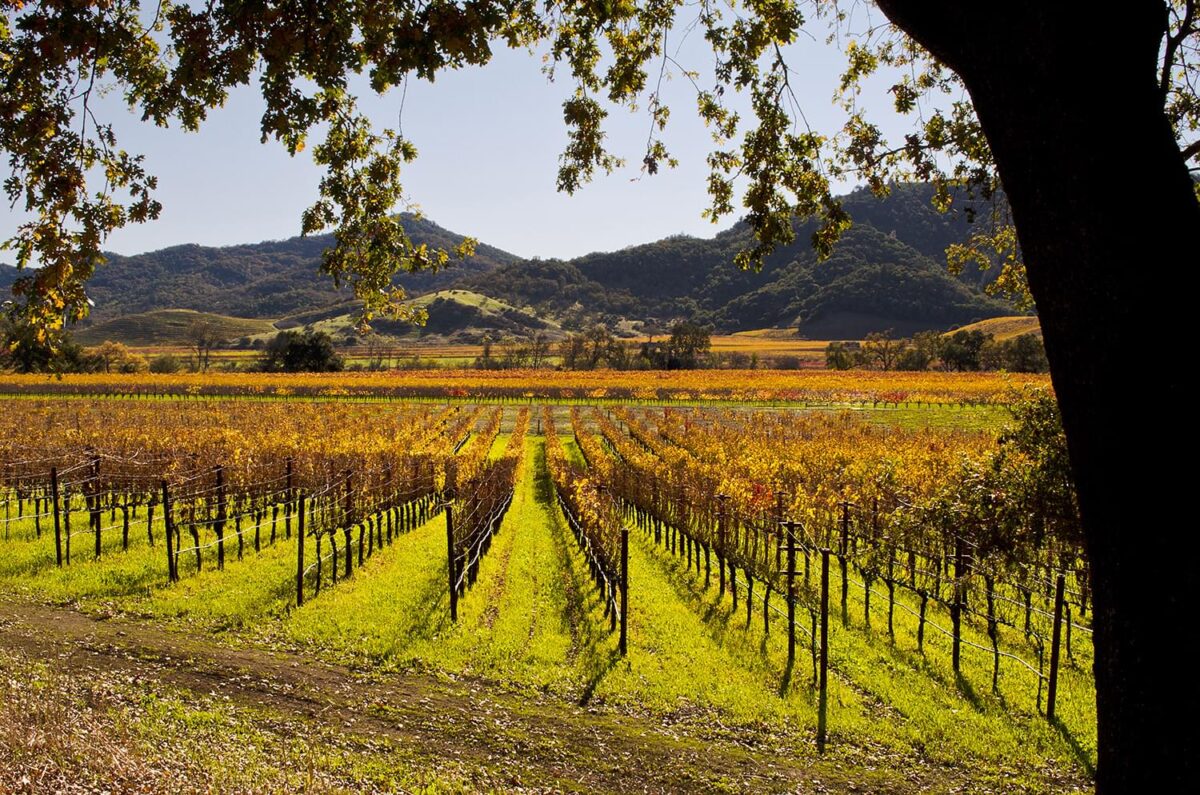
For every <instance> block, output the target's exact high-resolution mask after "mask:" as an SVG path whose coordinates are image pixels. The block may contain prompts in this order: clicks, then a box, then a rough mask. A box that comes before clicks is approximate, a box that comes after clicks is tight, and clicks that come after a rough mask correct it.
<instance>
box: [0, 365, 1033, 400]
mask: <svg viewBox="0 0 1200 795" xmlns="http://www.w3.org/2000/svg"><path fill="white" fill-rule="evenodd" d="M1049 386H1050V379H1049V377H1048V376H1044V375H1026V374H1005V373H943V372H915V373H907V372H879V371H869V370H846V371H834V370H677V371H657V370H655V371H612V370H593V371H559V370H493V371H481V370H471V369H455V370H452V369H436V370H395V371H387V372H353V373H301V374H288V373H188V374H177V375H154V374H136V375H126V374H89V375H68V376H62V377H54V376H46V375H7V374H6V375H2V376H0V395H12V396H19V395H88V394H101V395H131V396H146V397H153V396H170V395H186V396H197V397H200V396H213V397H217V396H257V397H301V398H364V399H371V398H387V399H413V398H416V399H467V400H530V401H537V400H549V401H556V400H568V401H570V400H581V401H595V400H635V401H647V402H655V401H684V402H709V401H718V402H735V403H798V404H800V403H818V404H861V403H871V404H875V403H882V404H894V405H895V404H906V403H907V404H944V405H959V404H972V405H987V404H1001V403H1006V402H1008V401H1009V399H1010V398H1011V396H1012V395H1013V394H1014V393H1015V392H1016V391H1017V390H1020V389H1022V388H1024V387H1045V388H1049Z"/></svg>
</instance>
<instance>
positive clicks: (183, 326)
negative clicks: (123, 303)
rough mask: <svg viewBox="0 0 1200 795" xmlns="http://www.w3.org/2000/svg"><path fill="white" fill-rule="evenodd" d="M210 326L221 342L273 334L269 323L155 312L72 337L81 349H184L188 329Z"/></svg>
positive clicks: (184, 312) (177, 311)
mask: <svg viewBox="0 0 1200 795" xmlns="http://www.w3.org/2000/svg"><path fill="white" fill-rule="evenodd" d="M201 320H202V321H205V322H207V323H211V324H212V325H213V326H214V327H215V328H216V331H217V335H218V336H219V337H221V338H222V339H238V338H240V337H252V336H255V335H268V334H274V333H275V330H276V329H275V326H274V325H273V324H272V321H270V320H261V319H256V318H244V317H229V316H227V315H216V314H212V313H210V312H196V311H193V310H191V309H158V310H154V311H152V312H139V313H137V314H133V315H123V316H122V317H118V318H114V319H112V320H107V321H104V322H102V323H97V324H95V325H93V326H89V327H87V328H85V329H80V331H79V332H78V333H77V334H76V335H75V336H76V337H77V338H78V340H79V342H81V343H83V344H84V345H97V344H99V343H101V342H104V341H105V340H116V341H117V342H123V343H125V344H126V345H135V346H158V345H188V344H190V341H189V340H188V329H189V328H190V327H191V325H192V324H193V323H195V322H197V321H201Z"/></svg>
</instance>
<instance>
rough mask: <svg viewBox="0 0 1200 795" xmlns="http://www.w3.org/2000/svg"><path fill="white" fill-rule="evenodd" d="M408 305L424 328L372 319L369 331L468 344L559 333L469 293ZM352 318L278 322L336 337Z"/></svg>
mask: <svg viewBox="0 0 1200 795" xmlns="http://www.w3.org/2000/svg"><path fill="white" fill-rule="evenodd" d="M409 304H410V305H411V306H416V307H420V308H422V309H424V310H425V311H426V313H427V314H428V319H427V320H426V323H425V325H423V326H416V325H413V324H411V323H403V322H400V321H395V320H375V321H373V322H372V323H371V327H372V329H374V331H375V332H376V333H378V334H380V335H381V336H383V337H385V338H388V337H391V338H404V339H409V338H413V337H444V338H447V339H449V338H451V337H453V338H454V339H455V340H456V341H462V342H468V343H471V342H476V341H478V339H479V338H481V337H482V336H483V334H484V333H486V332H491V333H492V334H493V336H496V337H502V336H518V337H526V336H529V335H530V334H533V333H535V332H537V331H544V332H548V333H549V334H550V335H551V336H552V337H556V336H559V335H560V333H561V327H560V326H559V324H558V323H556V322H554V321H552V320H548V319H545V318H540V317H538V316H537V315H536V314H535V313H534V312H533V311H532V310H530V309H518V308H517V307H514V306H512V305H511V304H508V303H506V302H504V301H498V300H496V299H495V298H490V297H488V296H487V295H484V294H483V293H478V292H474V291H471V290H439V291H438V292H434V293H427V294H425V295H422V296H419V297H417V298H415V299H413V300H412V301H410V302H409ZM355 308H356V307H355ZM331 311H332V310H331ZM356 319H357V318H356V315H355V313H354V312H345V311H344V310H343V313H342V314H337V315H333V316H326V315H325V313H308V314H307V315H297V316H293V317H291V318H288V319H287V320H286V321H281V322H280V323H279V325H280V327H283V326H284V325H285V324H286V325H291V324H293V323H295V322H296V321H301V324H303V325H311V326H312V327H313V328H315V329H316V330H318V331H324V332H325V333H327V334H330V335H332V336H334V337H339V336H346V335H350V334H353V333H354V324H355V321H356Z"/></svg>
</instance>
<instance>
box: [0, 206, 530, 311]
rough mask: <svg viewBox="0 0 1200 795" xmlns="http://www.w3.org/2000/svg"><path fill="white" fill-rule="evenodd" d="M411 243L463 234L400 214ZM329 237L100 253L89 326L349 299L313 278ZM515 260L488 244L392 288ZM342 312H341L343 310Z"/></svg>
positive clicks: (426, 284) (438, 242) (3, 273)
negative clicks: (170, 313)
mask: <svg viewBox="0 0 1200 795" xmlns="http://www.w3.org/2000/svg"><path fill="white" fill-rule="evenodd" d="M402 218H403V224H404V228H405V231H407V232H408V234H409V237H411V238H412V240H413V242H414V243H416V244H418V245H420V244H422V243H423V244H426V245H429V246H430V247H444V248H450V247H452V246H455V245H457V244H458V243H460V242H462V240H463V236H462V235H459V234H456V233H454V232H451V231H449V230H446V229H443V228H442V227H440V226H438V225H437V224H435V223H433V222H432V221H429V220H427V219H420V218H416V217H415V216H412V215H408V214H406V215H404V216H403V217H402ZM332 245H333V236H332V235H315V236H312V237H293V238H289V239H287V240H277V241H269V242H265V243H256V244H249V245H238V246H223V247H219V248H214V247H209V246H197V245H183V246H172V247H170V248H165V249H161V250H159V251H151V252H148V253H145V254H138V255H136V256H132V257H126V256H122V255H120V254H105V256H106V257H107V259H108V262H107V263H105V264H104V265H102V266H101V267H99V268H97V269H96V275H95V276H94V277H93V279H92V281H91V282H90V283H89V284H88V296H89V297H91V298H92V300H93V301H95V302H96V306H95V309H93V310H92V316H91V317H92V322H93V323H99V322H103V321H105V320H108V319H111V318H114V317H119V316H121V315H128V314H134V313H138V312H149V311H153V310H157V309H194V310H197V311H202V312H214V313H218V314H222V315H232V316H236V317H242V318H279V317H284V316H287V315H291V314H295V313H301V312H307V311H311V310H314V309H318V308H322V307H327V306H330V305H332V304H337V303H343V302H346V301H349V300H350V299H351V298H352V297H353V296H352V293H351V291H350V290H348V289H344V288H343V289H341V290H338V289H336V288H334V286H333V282H332V281H331V280H330V279H329V277H328V276H325V275H324V274H322V273H321V272H320V266H321V254H322V252H324V251H325V249H327V248H329V247H330V246H332ZM518 261H520V258H519V257H517V256H515V255H513V254H509V253H508V252H506V251H501V250H500V249H498V248H494V247H493V246H488V245H482V244H481V245H479V246H478V247H477V248H476V251H475V256H474V257H471V258H470V259H469V260H467V261H466V262H463V263H459V264H456V265H455V266H453V267H450V268H446V269H445V270H442V271H439V272H437V273H411V274H410V273H405V274H401V275H400V276H399V277H398V278H397V280H396V282H397V283H398V284H399V285H401V286H403V287H404V288H405V289H406V290H407V291H408V292H409V293H410V294H411V295H420V294H422V293H426V292H430V291H432V290H438V289H441V288H443V287H445V286H447V285H449V284H450V283H452V282H454V281H455V280H457V279H460V278H462V277H463V276H464V275H466V274H479V273H485V272H487V271H490V270H492V269H494V268H496V267H499V266H501V265H507V264H512V263H515V262H518ZM15 276H16V271H15V269H13V268H11V267H7V266H0V288H7V287H9V286H11V283H12V280H13V279H14V278H15ZM343 311H345V310H343Z"/></svg>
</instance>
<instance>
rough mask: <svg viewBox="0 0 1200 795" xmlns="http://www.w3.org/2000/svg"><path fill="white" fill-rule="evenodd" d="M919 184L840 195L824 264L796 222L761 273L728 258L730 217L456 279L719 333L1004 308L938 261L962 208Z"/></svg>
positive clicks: (917, 321)
mask: <svg viewBox="0 0 1200 795" xmlns="http://www.w3.org/2000/svg"><path fill="white" fill-rule="evenodd" d="M931 194H932V190H931V189H930V188H929V187H928V186H924V185H917V186H901V187H897V188H896V189H895V190H894V191H893V193H892V195H891V196H889V197H887V198H886V199H882V200H880V199H876V198H875V197H873V196H870V194H868V193H866V192H865V191H859V192H856V193H854V194H851V195H850V196H848V197H847V199H846V204H847V207H848V208H850V210H851V212H852V213H853V214H854V218H855V223H854V226H852V227H851V229H850V231H849V232H847V233H846V235H845V236H844V237H843V239H842V241H841V242H840V243H839V244H838V246H837V247H836V248H835V250H834V254H833V256H832V257H831V258H830V259H829V260H828V261H826V262H821V263H818V262H817V260H816V256H815V255H814V253H813V251H812V248H811V246H810V244H809V240H810V238H811V234H812V226H811V225H808V224H798V225H797V238H796V241H795V242H794V243H793V244H791V245H790V246H785V247H782V248H780V249H779V250H777V251H776V252H775V253H774V254H773V255H772V256H771V257H769V258H768V259H767V261H766V263H765V264H764V267H763V269H762V271H761V272H757V273H755V272H745V271H739V270H737V269H736V268H734V267H733V266H732V261H733V258H734V256H735V255H736V254H737V252H738V251H740V250H742V249H744V248H746V247H748V246H749V245H750V236H751V232H750V229H749V228H748V227H747V226H745V225H744V224H737V225H735V226H734V227H732V228H731V229H729V230H726V231H724V232H721V233H720V234H718V235H717V236H716V237H714V238H711V239H702V238H694V237H686V236H676V237H670V238H666V239H664V240H659V241H656V242H654V243H648V244H645V245H641V246H632V247H629V248H626V249H622V250H621V251H616V252H611V253H597V254H589V255H587V256H584V257H579V258H576V259H573V260H569V261H561V260H531V261H526V262H519V263H515V264H511V265H506V266H503V267H501V268H499V269H498V270H496V271H495V272H494V273H489V274H488V275H487V276H486V277H480V276H467V277H465V278H463V279H461V280H460V281H459V282H458V285H459V286H462V287H465V288H467V289H472V290H477V291H487V292H489V294H491V295H495V296H497V297H500V298H503V299H504V300H506V301H508V302H509V303H512V304H514V305H516V306H529V307H533V308H534V309H536V310H537V311H538V312H539V313H541V314H546V315H553V316H556V317H558V318H560V319H561V320H562V321H563V323H564V325H568V326H571V325H581V324H583V323H586V322H591V321H594V320H601V321H604V320H608V319H611V318H614V317H626V318H637V319H643V320H646V319H657V320H659V321H664V322H665V321H668V320H670V319H673V318H677V317H691V318H694V319H697V320H700V321H702V322H706V323H711V324H713V325H714V326H715V327H716V328H718V329H719V330H722V331H739V330H743V329H751V328H760V327H762V326H764V325H772V326H789V327H796V328H798V329H799V331H800V333H801V334H804V335H806V336H811V337H824V338H856V337H861V336H862V335H863V334H865V333H867V332H870V331H880V330H884V329H888V328H890V329H893V330H894V331H895V332H896V333H899V334H909V333H912V332H914V331H920V330H923V329H937V328H947V327H950V326H953V325H961V324H965V323H971V322H974V321H977V320H980V319H983V318H988V317H994V316H997V315H1010V314H1012V308H1011V307H1009V306H1007V305H1006V304H1004V303H1002V302H1000V301H996V300H994V299H992V298H989V297H987V296H985V295H983V294H982V292H981V289H980V286H979V283H980V280H981V275H980V274H979V273H978V272H973V273H967V274H964V275H963V278H962V279H956V278H954V277H952V276H951V275H950V274H949V273H948V272H947V270H946V266H945V259H944V253H943V252H944V249H945V246H946V245H948V244H949V243H950V242H953V241H955V240H962V239H964V238H965V237H966V235H967V234H968V233H969V226H968V225H967V224H966V221H965V218H964V217H963V214H962V213H961V212H958V213H948V214H945V215H943V214H940V213H937V212H936V211H934V210H933V208H932V207H930V206H929V203H928V202H929V197H930V195H931Z"/></svg>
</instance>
